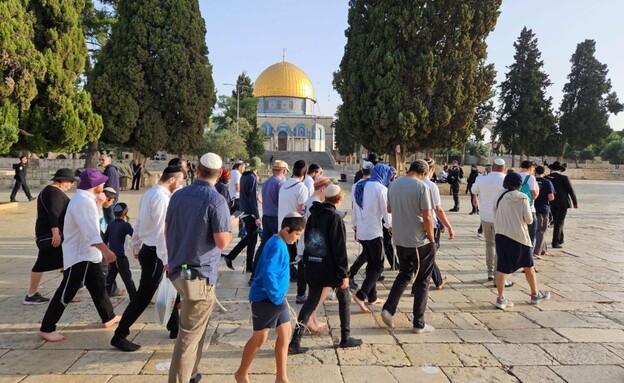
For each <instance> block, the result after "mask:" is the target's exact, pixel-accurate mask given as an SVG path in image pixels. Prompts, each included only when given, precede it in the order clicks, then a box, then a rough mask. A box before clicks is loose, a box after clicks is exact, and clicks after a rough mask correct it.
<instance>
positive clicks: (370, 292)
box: [355, 237, 383, 303]
mask: <svg viewBox="0 0 624 383" xmlns="http://www.w3.org/2000/svg"><path fill="white" fill-rule="evenodd" d="M382 242H383V241H382V238H381V237H377V238H375V239H371V240H367V241H360V243H361V244H362V249H363V250H364V251H363V252H364V253H365V254H366V262H367V263H366V278H364V282H362V286H360V289H359V290H358V291H357V292H356V293H355V296H356V297H358V298H359V299H360V300H362V301H363V300H365V299H368V301H369V302H371V303H372V302H375V301H376V300H377V280H378V279H379V276H380V275H381V272H382V271H383V253H382Z"/></svg>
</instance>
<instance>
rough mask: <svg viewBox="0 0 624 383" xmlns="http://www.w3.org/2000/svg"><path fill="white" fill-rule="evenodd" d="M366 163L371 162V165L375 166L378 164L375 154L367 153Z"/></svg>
mask: <svg viewBox="0 0 624 383" xmlns="http://www.w3.org/2000/svg"><path fill="white" fill-rule="evenodd" d="M366 160H367V161H368V162H372V163H373V165H377V162H379V156H378V155H377V153H375V152H370V153H368V158H367V159H366Z"/></svg>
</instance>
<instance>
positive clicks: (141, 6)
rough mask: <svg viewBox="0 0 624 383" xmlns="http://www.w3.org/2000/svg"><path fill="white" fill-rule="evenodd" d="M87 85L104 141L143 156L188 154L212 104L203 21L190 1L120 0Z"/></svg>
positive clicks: (201, 132)
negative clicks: (109, 32) (99, 120)
mask: <svg viewBox="0 0 624 383" xmlns="http://www.w3.org/2000/svg"><path fill="white" fill-rule="evenodd" d="M117 18H118V21H117V23H116V24H115V25H114V26H113V29H112V32H111V36H110V38H109V40H108V41H107V43H106V45H105V46H104V48H103V49H102V51H101V52H100V54H99V57H98V62H97V63H96V65H95V67H94V69H93V74H92V76H91V79H90V80H89V89H91V90H92V92H93V94H94V96H95V101H96V102H95V107H96V110H97V111H98V112H99V113H100V114H101V115H102V117H103V119H104V133H103V135H102V137H103V139H105V140H106V141H108V142H110V143H116V144H125V145H128V146H131V147H132V148H134V149H137V150H138V151H139V152H141V153H142V154H144V155H146V156H152V155H154V154H156V152H157V151H159V150H163V149H165V150H168V151H170V152H173V153H178V154H179V153H188V152H192V151H193V150H194V149H196V148H197V147H198V146H199V144H200V143H201V140H202V137H203V135H204V127H205V126H206V125H207V124H208V121H209V118H210V114H211V111H212V108H213V106H214V103H215V93H214V82H213V80H212V67H211V65H210V63H209V61H208V48H207V47H206V41H205V35H206V26H205V22H204V20H203V19H202V17H201V14H200V11H199V3H198V1H197V0H121V1H119V2H118V4H117Z"/></svg>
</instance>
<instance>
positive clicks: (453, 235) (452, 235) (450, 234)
mask: <svg viewBox="0 0 624 383" xmlns="http://www.w3.org/2000/svg"><path fill="white" fill-rule="evenodd" d="M448 234H449V239H454V238H455V232H454V231H453V228H451V227H449V230H448Z"/></svg>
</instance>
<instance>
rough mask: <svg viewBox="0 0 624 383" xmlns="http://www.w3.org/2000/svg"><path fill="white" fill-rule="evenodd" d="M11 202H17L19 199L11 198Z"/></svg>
mask: <svg viewBox="0 0 624 383" xmlns="http://www.w3.org/2000/svg"><path fill="white" fill-rule="evenodd" d="M9 202H17V200H16V199H15V198H11V200H10V201H9Z"/></svg>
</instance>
